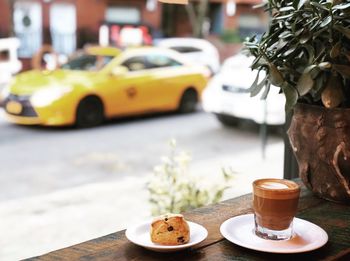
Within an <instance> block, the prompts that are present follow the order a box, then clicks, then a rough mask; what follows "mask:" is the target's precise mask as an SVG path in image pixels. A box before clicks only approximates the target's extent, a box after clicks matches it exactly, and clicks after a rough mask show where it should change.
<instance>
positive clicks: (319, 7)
mask: <svg viewBox="0 0 350 261" xmlns="http://www.w3.org/2000/svg"><path fill="white" fill-rule="evenodd" d="M310 4H311V5H312V6H314V7H316V8H318V9H322V10H323V11H327V12H329V11H330V10H329V9H328V8H327V7H325V6H324V5H321V4H320V3H317V2H311V3H310Z"/></svg>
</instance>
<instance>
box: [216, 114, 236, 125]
mask: <svg viewBox="0 0 350 261" xmlns="http://www.w3.org/2000/svg"><path fill="white" fill-rule="evenodd" d="M216 118H217V119H218V120H219V121H220V123H221V124H222V125H224V126H228V127H236V126H238V125H239V118H236V117H234V116H231V115H226V114H216Z"/></svg>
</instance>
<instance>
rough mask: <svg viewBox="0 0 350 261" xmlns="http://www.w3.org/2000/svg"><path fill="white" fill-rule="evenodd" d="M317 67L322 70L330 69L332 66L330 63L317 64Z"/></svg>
mask: <svg viewBox="0 0 350 261" xmlns="http://www.w3.org/2000/svg"><path fill="white" fill-rule="evenodd" d="M318 67H319V68H320V69H322V70H325V69H330V68H332V64H331V63H330V62H322V63H319V64H318Z"/></svg>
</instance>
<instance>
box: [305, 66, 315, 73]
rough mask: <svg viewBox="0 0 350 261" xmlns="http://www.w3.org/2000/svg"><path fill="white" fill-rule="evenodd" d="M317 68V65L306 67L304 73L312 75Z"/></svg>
mask: <svg viewBox="0 0 350 261" xmlns="http://www.w3.org/2000/svg"><path fill="white" fill-rule="evenodd" d="M316 67H317V65H315V64H311V65H309V66H308V67H306V68H305V69H304V73H310V72H311V71H312V70H313V69H315V68H316Z"/></svg>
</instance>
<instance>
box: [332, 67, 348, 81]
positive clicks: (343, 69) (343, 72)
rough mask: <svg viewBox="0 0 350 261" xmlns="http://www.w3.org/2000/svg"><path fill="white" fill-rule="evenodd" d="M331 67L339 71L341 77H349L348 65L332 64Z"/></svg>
mask: <svg viewBox="0 0 350 261" xmlns="http://www.w3.org/2000/svg"><path fill="white" fill-rule="evenodd" d="M333 69H334V70H336V71H337V72H338V73H340V74H341V75H342V76H343V77H345V78H348V79H350V66H349V65H342V64H333Z"/></svg>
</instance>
